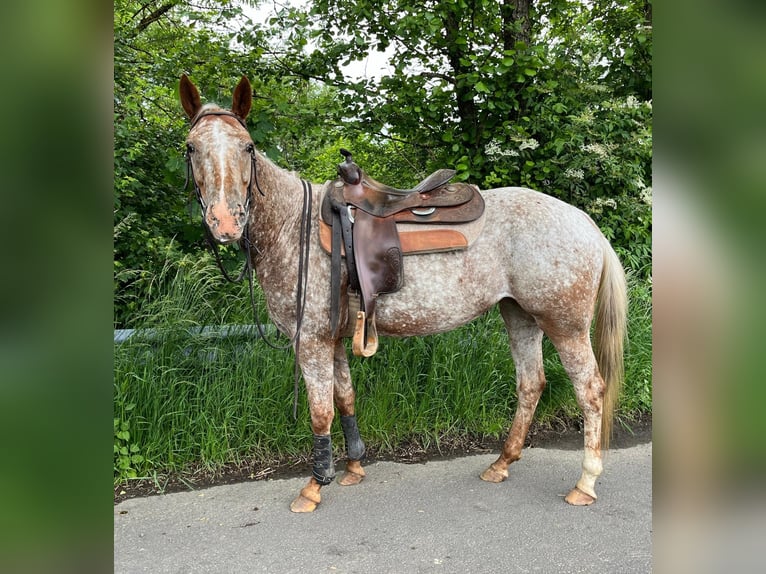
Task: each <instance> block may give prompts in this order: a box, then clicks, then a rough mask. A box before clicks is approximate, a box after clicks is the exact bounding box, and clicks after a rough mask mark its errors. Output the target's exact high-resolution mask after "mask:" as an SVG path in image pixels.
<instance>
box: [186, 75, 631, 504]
mask: <svg viewBox="0 0 766 574" xmlns="http://www.w3.org/2000/svg"><path fill="white" fill-rule="evenodd" d="M179 96H180V100H181V105H182V107H183V109H184V111H185V112H186V115H187V116H188V117H189V119H190V120H191V124H190V126H191V127H190V129H189V132H188V137H187V140H186V150H187V159H188V162H189V173H190V174H191V176H192V178H191V179H192V180H193V184H194V187H195V189H196V191H197V196H198V199H199V202H200V204H201V206H202V212H203V215H202V218H203V223H204V226H205V227H206V228H207V233H208V234H209V236H210V237H211V238H212V240H213V241H214V242H216V243H218V244H231V243H235V242H239V243H240V245H243V244H245V243H246V244H247V247H248V249H247V252H248V259H249V264H250V265H252V268H253V269H254V270H255V275H256V278H257V281H258V282H259V284H260V286H261V288H262V291H263V294H264V297H265V301H266V305H267V308H268V312H269V315H270V317H271V319H272V321H273V322H274V324H275V325H276V326H277V328H278V329H279V331H281V332H282V333H283V334H284V335H286V336H287V337H288V338H289V339H290V341H291V343H290V345H288V346H292V347H293V349H294V351H295V354H296V362H297V364H298V365H299V367H300V371H301V374H302V376H303V379H304V382H305V388H306V393H307V398H308V405H309V409H310V416H311V428H312V432H313V435H314V445H313V467H312V475H311V477H310V478H309V481H308V483H307V484H306V485H305V486H304V487H303V488H302V489H301V491H300V493H299V494H298V495H297V497H296V498H295V499H294V500H293V501H292V502H291V504H290V509H291V510H292V511H293V512H313V511H314V510H315V509H316V508H317V505H318V504H319V503H320V502H321V492H320V491H321V488H322V487H324V486H327V485H329V484H330V483H332V482H333V481H334V480H335V466H334V461H333V455H332V442H331V437H330V428H331V425H332V422H333V418H334V415H335V409H336V408H337V410H338V412H339V414H340V422H341V426H342V429H343V433H344V438H345V443H346V451H347V452H346V454H347V461H346V468H345V471H344V473H343V474H342V476H340V477H339V478H338V479H337V482H338V483H339V484H340V485H342V486H350V485H356V484H359V483H360V482H362V480H363V479H364V477H365V474H366V473H365V470H364V468H363V467H362V465H361V461H362V460H363V457H364V454H365V445H364V442H363V440H362V439H361V437H360V433H359V429H358V425H357V419H356V411H355V404H354V403H355V398H356V395H355V390H354V387H353V385H352V381H351V375H350V371H349V363H348V357H347V353H346V348H345V344H344V338H343V337H344V335H343V334H340V335H339V334H337V332H335V333H334V332H333V331H332V330H331V328H330V320H329V306H330V298H331V293H330V273H331V262H330V259H331V258H330V257H329V256H328V255H327V254H326V253H325V252H323V251H322V249H320V246H319V238H318V233H315V232H310V231H308V230H311V229H312V225H313V229H314V230H316V229H317V224H318V217H319V215H318V214H319V211H320V201H321V193H316V194H315V193H313V190H314V188H316V189H318V190H320V192H321V191H322V190H323V188H326V187H328V186H329V182H328V183H326V184H325V185H324V186H322V185H316V184H311V183H309V182H306V181H304V180H302V179H301V178H300V177H299V176H298V175H297V174H296V173H294V172H290V171H287V170H284V169H282V168H280V167H278V166H277V165H275V164H274V163H273V162H272V161H270V160H269V159H268V158H267V157H266V156H265V155H264V154H263V153H261V152H260V151H258V150H257V149H256V148H255V145H254V143H253V140H252V139H251V137H250V134H249V132H248V130H247V127H246V118H247V116H248V114H249V112H250V108H251V104H252V87H251V84H250V82H249V80H248V79H247V77H245V76H243V77H242V79H241V80H240V81H239V83H238V84H237V86H236V88H235V89H234V91H233V97H232V106H231V108H230V109H224V108H221V107H219V106H217V105H216V104H211V103H207V104H205V105H203V104H202V102H201V98H200V94H199V91H198V90H197V88H196V86H195V85H194V84H193V83H192V82H191V80H189V78H188V77H187V76H186V75H185V74H184V75H183V76H182V77H181V80H180V85H179ZM481 194H482V196H483V198H484V202H485V206H486V208H485V217H486V222H485V225H484V228H483V230H482V231H481V234H480V235H479V237H478V238H477V239H476V241H475V243H473V244H472V245H471V246H470V247H468V248H467V249H463V250H457V251H449V252H440V253H430V254H420V255H413V256H408V257H406V258H405V259H406V262H405V280H404V283H403V285H402V286H401V289H400V290H399V291H398V292H396V293H392V294H389V295H386V296H384V297H380V298H379V299H378V300H377V315H376V318H377V329H378V332H379V334H381V335H383V336H389V337H410V336H423V335H430V334H435V333H441V332H446V331H450V330H453V329H456V328H457V327H459V326H461V325H464V324H466V323H468V322H469V321H472V320H473V319H475V318H477V317H479V316H480V315H482V314H484V313H486V312H487V311H488V310H490V309H491V308H492V307H493V306H494V305H498V307H499V311H500V314H501V316H502V318H503V322H504V325H505V328H506V329H507V332H508V337H509V341H510V351H511V354H512V358H513V361H514V365H515V371H516V390H517V396H518V405H517V408H516V412H515V414H514V416H513V422H512V424H511V428H510V431H509V433H508V437H507V439H506V440H505V442H504V444H503V447H502V451H501V452H500V454H499V456H498V458H497V460H495V461H494V462H493V463H492V464H490V465H489V467H488V468H486V469H485V470H484V471H483V472H482V473H481V475H480V478H481V479H482V480H484V481H488V482H492V483H498V482H501V481H503V480H505V479H506V478H507V477H508V466H509V465H510V464H511V463H512V462H514V461H517V460H519V458H521V454H522V447H523V445H524V440H525V437H526V435H527V432H528V430H529V425H530V423H531V421H532V417H533V416H534V412H535V409H536V407H537V403H538V400H539V398H540V395H541V393H542V392H543V389H544V388H545V385H546V379H545V373H544V371H543V355H542V339H543V335H544V334H545V335H546V336H547V337H548V338H549V339H550V341H551V342H552V344H553V345H554V347H555V349H556V351H557V353H558V354H559V356H560V358H561V363H562V365H563V367H564V369H565V371H566V373H567V375H568V377H569V379H570V380H571V382H572V384H573V386H574V390H575V394H576V399H577V403H578V406H579V407H580V409H581V410H582V413H583V429H584V454H583V461H582V469H581V475H580V478H579V480H577V482H576V483H575V486H574V487H573V488H572V489H571V491H570V492H569V493H568V494H567V495H566V497H565V500H566V502H568V503H569V504H571V505H575V506H586V505H590V504H592V503H593V502H595V501H596V499H597V496H596V492H595V482H596V479H597V478H598V477H599V475H600V474H601V473H602V470H603V464H602V447H603V448H604V449H606V448H608V440H609V436H610V432H611V427H612V419H613V413H614V409H615V404H616V401H617V398H618V395H619V392H620V386H621V384H622V380H623V377H624V371H623V347H624V342H625V338H626V322H627V287H626V279H625V272H624V270H623V267H622V265H621V264H620V261H619V259H618V257H617V255H616V253H615V251H614V249H613V248H612V247H611V245H610V244H609V242H608V240H607V239H606V237H605V236H604V235H603V234H602V233H601V231H600V230H599V228H598V227H597V226H596V224H595V223H594V222H593V221H592V220H591V218H590V217H589V216H588V215H586V214H585V213H584V212H583V211H581V210H579V209H577V208H575V207H574V206H572V205H569V204H567V203H565V202H563V201H560V200H558V199H556V198H554V197H552V196H549V195H546V194H544V193H541V192H538V191H534V190H531V189H526V188H522V187H503V188H498V189H490V190H483V191H481ZM347 281H348V278H347V276H346V270H345V269H344V270H343V282H344V283H343V284H344V285H347ZM347 304H348V302H347V301H343V302H342V305H343V306H346V305H347ZM344 308H345V307H344ZM594 317H595V320H594ZM592 325H593V344H592V343H591V327H592ZM594 349H595V350H594Z"/></svg>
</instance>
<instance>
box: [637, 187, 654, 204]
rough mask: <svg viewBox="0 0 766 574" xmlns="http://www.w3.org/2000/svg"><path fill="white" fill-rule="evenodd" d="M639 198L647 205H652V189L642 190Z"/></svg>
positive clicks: (645, 188)
mask: <svg viewBox="0 0 766 574" xmlns="http://www.w3.org/2000/svg"><path fill="white" fill-rule="evenodd" d="M639 197H640V198H641V201H643V202H644V203H645V204H646V205H652V187H651V186H648V187H644V189H642V190H641V193H640V194H639Z"/></svg>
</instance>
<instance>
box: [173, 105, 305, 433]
mask: <svg viewBox="0 0 766 574" xmlns="http://www.w3.org/2000/svg"><path fill="white" fill-rule="evenodd" d="M207 116H229V117H232V118H234V119H236V120H237V121H238V122H239V123H240V125H241V126H242V127H243V128H245V130H247V125H246V124H245V121H244V120H243V119H242V118H240V117H239V116H238V115H236V114H234V113H232V112H230V111H227V110H203V111H202V112H200V113H199V114H197V115H196V116H195V117H194V118H193V119H192V121H191V125H190V127H189V130H190V131H191V129H193V128H194V126H195V125H197V123H198V122H199V121H200V120H201V119H202V118H204V117H207ZM248 151H249V152H250V181H249V182H248V184H247V198H246V199H245V229H244V231H243V234H242V239H241V240H240V242H239V246H240V249H242V250H243V251H245V264H244V266H243V267H242V271H241V272H240V273H239V275H238V276H237V277H236V278H232V276H231V275H229V273H228V271H226V268H225V267H224V265H223V261H222V260H221V256H220V254H219V250H218V243H216V241H215V239H214V238H213V233H212V231H211V230H210V228H209V227H208V224H207V220H206V217H205V215H206V213H207V204H206V203H205V200H204V198H203V197H202V191H201V190H200V188H199V185H197V180H196V178H195V177H194V169H193V167H192V160H191V153H192V151H191V150H189V149H188V148H187V150H186V153H185V156H186V181H185V183H184V189H187V188H188V186H189V180H191V181H192V182H193V185H194V192H195V195H196V196H197V201H198V202H199V204H200V207H201V209H202V223H203V227H204V229H205V239H206V240H207V243H208V246H209V248H210V250H211V251H212V253H213V256H214V257H215V261H216V265H217V266H218V268H219V269H220V270H221V273H222V275H223V276H224V277H225V278H226V280H227V281H229V282H230V283H239V282H240V281H242V279H243V278H244V277H245V276H246V277H247V281H248V284H249V291H250V306H251V307H252V310H253V318H254V321H255V324H256V327H257V328H258V334H259V335H260V337H261V339H262V340H263V341H264V342H265V343H266V345H268V346H269V347H271V348H272V349H278V350H284V349H288V348H290V347H291V346H292V345H293V344H294V345H295V355H296V360H295V393H294V401H293V417H296V418H297V410H298V379H299V377H300V370H299V365H298V360H297V357H298V352H299V349H300V333H301V327H302V326H303V316H304V312H305V309H306V291H307V285H308V268H309V249H310V245H311V241H310V238H311V219H312V213H311V212H312V205H313V190H312V187H311V183H310V182H308V181H306V180H304V179H302V180H301V184H302V186H303V209H302V211H301V225H300V238H299V255H298V281H297V283H298V284H297V289H296V302H295V311H296V313H295V316H296V325H295V334H294V335H293V336H292V337H291V338H290V340H289V341H288V342H287V343H286V344H285V345H279V344H277V343H275V342H273V341H271V340H269V338H268V336H267V335H266V333H265V331H264V329H263V324H262V323H261V321H260V319H259V318H258V308H257V306H256V304H255V292H254V288H253V264H252V257H251V251H250V248H251V246H252V242H251V241H250V207H251V205H252V197H253V184H255V189H257V190H258V193H260V194H261V196H263V197H266V194H265V193H263V190H262V189H261V186H260V184H259V183H258V169H257V168H258V166H257V154H256V152H255V146H253V145H250V146H249V150H248ZM257 249H258V248H257V247H256V251H257Z"/></svg>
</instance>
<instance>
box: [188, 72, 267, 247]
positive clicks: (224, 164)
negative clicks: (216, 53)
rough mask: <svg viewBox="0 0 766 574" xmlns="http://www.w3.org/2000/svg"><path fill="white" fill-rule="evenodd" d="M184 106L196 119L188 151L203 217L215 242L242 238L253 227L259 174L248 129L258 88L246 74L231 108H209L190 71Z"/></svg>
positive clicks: (189, 137) (210, 105)
mask: <svg viewBox="0 0 766 574" xmlns="http://www.w3.org/2000/svg"><path fill="white" fill-rule="evenodd" d="M179 93H180V96H181V105H182V106H183V108H184V111H186V115H188V116H189V119H191V129H190V130H189V136H188V137H187V138H186V153H187V160H188V165H189V169H190V172H191V176H192V178H193V180H194V181H193V183H194V187H195V189H196V192H197V199H199V202H200V205H201V206H202V213H203V221H204V223H205V225H206V226H207V228H208V229H209V230H210V233H211V234H212V236H213V239H215V241H217V242H219V243H222V244H228V243H233V242H235V241H238V240H239V239H241V238H242V235H243V233H244V231H245V228H246V226H247V219H248V216H249V208H250V201H251V197H252V191H253V190H252V185H253V180H254V178H255V148H254V146H253V140H252V139H251V138H250V134H249V133H248V131H247V128H246V127H245V119H246V118H247V114H248V113H249V112H250V105H251V103H252V96H253V91H252V88H251V87H250V82H249V81H248V79H247V78H245V77H244V76H243V77H242V79H241V80H240V82H239V84H238V85H237V87H236V88H235V89H234V96H233V99H232V106H231V111H229V110H224V109H222V108H219V107H217V106H215V105H212V104H206V105H205V106H203V105H202V104H201V102H200V95H199V91H198V90H197V88H196V86H195V85H194V84H192V82H191V81H190V80H189V78H187V77H186V75H183V76H181V84H180V87H179Z"/></svg>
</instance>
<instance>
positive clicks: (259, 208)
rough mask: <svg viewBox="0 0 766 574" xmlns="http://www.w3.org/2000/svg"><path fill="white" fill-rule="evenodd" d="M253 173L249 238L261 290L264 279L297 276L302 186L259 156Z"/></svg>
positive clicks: (297, 180)
mask: <svg viewBox="0 0 766 574" xmlns="http://www.w3.org/2000/svg"><path fill="white" fill-rule="evenodd" d="M256 174H257V176H256V181H257V188H256V186H255V182H254V185H253V190H252V193H253V200H252V201H253V207H252V215H251V221H250V238H251V241H252V243H253V245H254V247H255V250H254V251H255V253H253V255H254V258H255V268H256V272H257V273H258V276H259V280H260V281H261V284H262V286H263V287H264V288H265V287H266V285H264V284H263V283H264V281H268V279H272V280H273V279H274V278H275V277H276V276H277V275H278V276H279V277H280V278H282V277H283V278H284V280H285V281H286V282H290V281H291V278H292V277H293V274H294V272H295V273H297V267H298V251H299V250H298V239H299V238H298V236H299V234H300V224H301V213H302V207H303V187H302V184H301V180H300V179H299V178H298V177H297V176H296V175H295V174H293V173H291V172H288V171H286V170H283V169H281V168H279V167H277V166H276V165H274V164H273V163H271V162H270V161H269V160H268V159H266V158H265V157H263V156H261V155H259V156H258V159H257V162H256ZM261 193H263V195H261ZM285 286H287V285H285ZM275 287H276V286H275Z"/></svg>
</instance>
